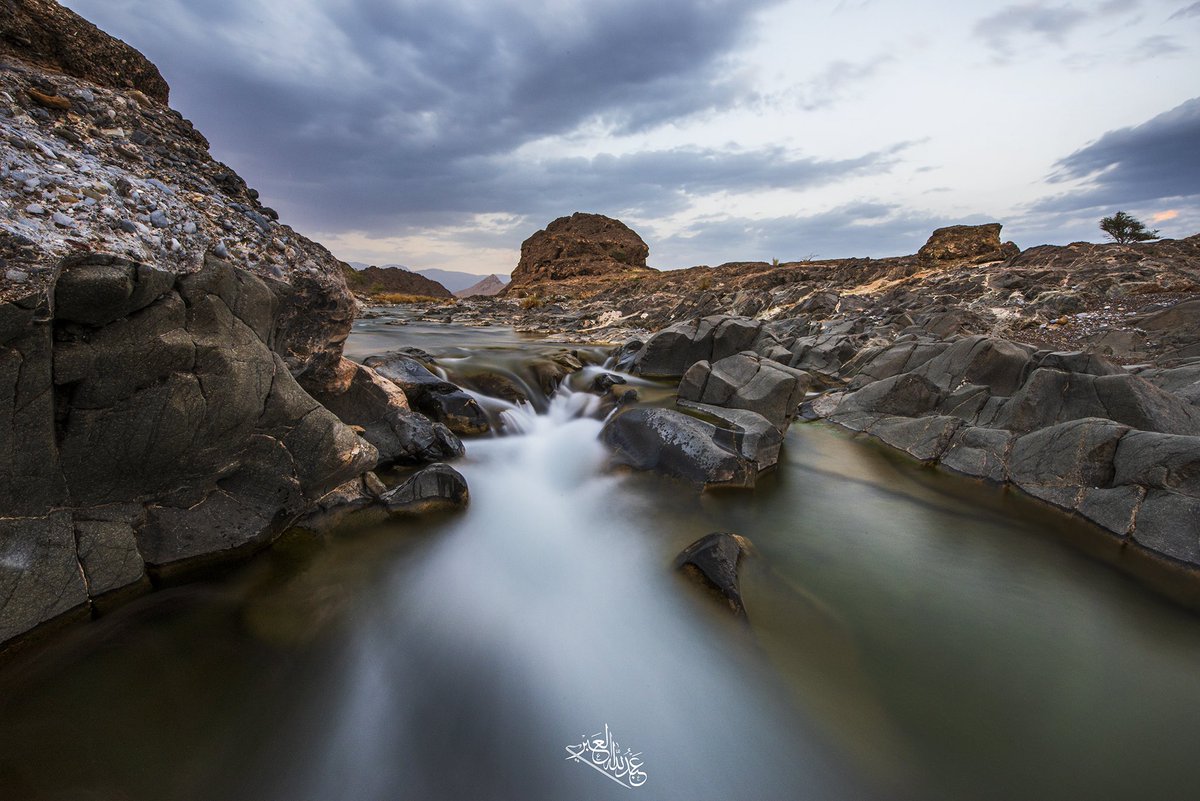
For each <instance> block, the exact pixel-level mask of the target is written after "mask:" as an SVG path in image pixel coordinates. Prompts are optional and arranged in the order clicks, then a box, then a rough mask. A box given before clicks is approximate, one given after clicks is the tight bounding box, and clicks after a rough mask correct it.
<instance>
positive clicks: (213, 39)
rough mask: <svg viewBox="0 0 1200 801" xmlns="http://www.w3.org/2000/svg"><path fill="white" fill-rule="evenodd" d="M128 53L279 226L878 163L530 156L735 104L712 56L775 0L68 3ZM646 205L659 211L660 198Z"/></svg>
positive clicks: (544, 204)
mask: <svg viewBox="0 0 1200 801" xmlns="http://www.w3.org/2000/svg"><path fill="white" fill-rule="evenodd" d="M67 1H68V4H69V5H70V6H72V7H73V8H74V9H76V10H77V11H79V12H80V13H82V14H83V15H84V16H87V17H89V18H90V19H92V20H94V21H96V22H97V23H98V24H100V25H101V27H104V28H106V29H108V30H110V31H111V32H113V33H115V34H116V35H119V36H122V37H123V38H125V39H127V40H129V41H131V42H132V43H133V44H134V45H135V46H137V47H139V48H140V49H142V50H143V51H144V52H146V54H147V55H148V56H150V57H151V59H152V60H154V61H155V62H156V63H157V64H158V65H159V66H160V67H161V68H162V69H163V71H164V73H165V74H166V76H167V78H168V80H169V81H171V83H172V87H173V95H172V98H173V103H174V104H175V105H176V106H177V107H179V108H180V109H181V110H182V111H183V112H184V113H186V114H188V115H189V116H191V117H192V118H193V119H194V120H195V121H196V122H197V124H198V126H199V127H200V129H201V130H202V131H204V132H205V134H206V135H207V136H208V137H209V138H210V140H211V141H212V142H213V145H214V147H213V150H214V153H215V154H216V155H217V156H218V157H219V158H224V159H225V160H227V161H229V162H230V163H231V164H232V165H233V166H234V167H236V168H237V169H238V170H239V171H240V172H242V173H243V175H244V176H245V177H246V178H247V179H248V180H250V181H251V183H253V184H255V185H257V187H258V188H259V189H260V190H261V191H262V192H263V195H264V199H265V200H267V201H268V202H270V203H272V204H273V205H276V206H277V207H278V208H279V209H280V210H281V211H283V212H284V213H285V214H286V215H287V217H288V219H289V221H291V222H294V223H297V224H299V225H301V226H303V227H310V228H317V229H319V230H326V231H330V230H341V229H345V228H359V229H363V230H368V231H376V232H382V231H384V230H387V231H389V232H394V230H395V228H396V221H397V219H398V218H399V217H400V216H405V221H406V222H407V223H408V224H410V225H414V226H420V225H432V224H434V221H435V219H442V220H444V221H445V222H453V221H454V220H455V219H458V218H462V217H464V216H465V215H469V214H471V213H480V212H514V213H518V214H531V213H542V212H543V211H545V210H549V209H552V212H551V213H552V214H557V213H562V212H564V211H569V210H571V209H572V208H575V207H580V206H582V207H591V208H597V207H605V206H607V207H619V208H625V209H630V208H632V209H637V208H644V207H648V206H649V205H651V204H657V203H660V202H661V203H664V204H666V206H665V207H664V208H669V206H670V204H671V203H672V202H673V201H674V202H676V203H677V202H680V199H682V198H684V197H686V196H687V195H688V194H690V193H705V192H715V191H721V190H731V191H738V190H752V189H762V188H772V187H778V186H784V185H787V186H805V185H812V184H813V183H820V182H825V181H829V180H832V179H833V178H835V177H837V176H838V175H839V174H858V173H861V172H863V171H866V170H871V169H886V167H887V165H888V163H889V162H890V160H891V158H892V157H891V156H890V155H889V154H888V153H882V154H869V155H866V156H863V157H862V158H859V159H850V160H846V161H830V162H823V161H816V160H811V159H803V158H796V157H794V156H789V155H788V154H786V153H783V152H780V151H776V150H771V149H767V150H763V151H759V152H749V153H748V152H740V151H737V150H732V151H730V152H719V151H715V150H698V149H676V150H668V151H665V152H659V153H641V154H635V155H630V156H596V157H594V158H591V159H558V160H536V159H535V158H534V157H532V156H529V155H528V154H526V157H525V158H517V157H515V156H514V155H513V152H514V151H515V150H517V149H519V148H521V147H522V146H524V145H529V144H530V143H535V142H537V141H538V140H539V139H541V138H544V137H552V136H563V135H569V134H571V133H572V132H576V131H579V130H604V131H614V132H618V133H627V132H631V131H637V130H643V129H647V128H653V127H656V126H659V125H661V124H663V123H666V122H671V121H678V120H680V119H683V118H687V117H691V116H694V115H697V114H703V113H706V112H711V111H717V110H721V109H724V108H728V107H730V106H732V105H734V104H739V103H742V102H745V101H746V100H747V99H748V97H749V96H750V93H749V91H748V89H747V87H746V86H744V85H743V84H742V83H741V82H740V79H739V78H737V77H736V71H734V70H731V69H730V68H729V63H728V56H729V54H730V53H731V52H732V51H733V49H734V48H735V47H737V46H738V45H739V44H741V43H742V42H743V41H744V39H745V37H746V36H747V34H748V31H749V29H750V23H751V20H752V17H753V15H754V14H755V13H756V12H757V11H758V10H760V9H762V8H763V7H765V6H768V5H772V4H773V2H774V0H757V1H756V2H744V1H743V0H710V2H705V3H694V2H690V1H689V0H662V2H656V3H644V2H641V1H640V0H636V1H635V0H610V2H592V3H587V4H582V3H581V4H566V3H561V2H559V3H555V2H549V3H542V4H531V3H524V2H511V3H478V4H471V3H462V2H457V3H456V2H452V1H448V0H441V1H440V2H431V1H430V0H413V1H412V2H395V0H389V1H388V2H385V1H384V0H343V2H341V3H338V4H332V5H333V6H336V7H335V8H334V10H331V11H327V10H324V9H326V8H330V7H331V6H330V5H326V4H316V3H312V2H299V3H294V4H293V3H286V4H285V3H284V2H283V0H275V2H261V3H243V2H236V3H235V2H230V1H229V0H217V1H216V2H205V3H187V2H183V0H153V2H151V1H150V0H144V1H143V0H116V1H115V2H114V0H67ZM660 211H661V210H660Z"/></svg>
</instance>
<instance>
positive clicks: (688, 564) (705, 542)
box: [675, 531, 753, 620]
mask: <svg viewBox="0 0 1200 801" xmlns="http://www.w3.org/2000/svg"><path fill="white" fill-rule="evenodd" d="M748 553H753V546H752V545H751V544H750V541H749V540H748V539H746V538H745V537H743V536H741V535H739V534H729V533H727V532H723V531H719V532H714V533H712V534H708V535H706V536H704V537H701V538H700V539H698V540H696V541H695V542H693V543H692V544H691V545H689V546H688V547H686V548H684V549H683V551H682V552H680V554H679V556H677V557H675V569H676V570H679V571H680V572H682V573H683V574H684V575H685V576H688V577H689V578H691V579H692V580H693V581H695V582H696V583H697V584H699V585H700V586H702V587H704V588H705V589H706V590H708V591H709V592H710V593H712V594H713V595H714V596H715V597H716V598H717V599H718V600H720V601H721V602H722V603H723V604H724V605H725V606H727V607H728V608H729V611H731V612H732V613H733V615H734V617H737V618H741V619H743V620H744V619H745V618H746V607H745V605H744V604H743V603H742V592H741V587H740V586H739V585H738V566H739V565H740V564H741V561H742V557H744V556H745V555H746V554H748Z"/></svg>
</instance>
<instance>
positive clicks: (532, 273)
mask: <svg viewBox="0 0 1200 801" xmlns="http://www.w3.org/2000/svg"><path fill="white" fill-rule="evenodd" d="M648 255H650V249H649V248H648V247H647V246H646V243H645V242H643V241H642V238H641V237H640V236H638V235H637V234H636V233H634V232H633V230H632V229H630V228H629V227H628V226H627V225H625V224H624V223H623V222H621V221H620V220H614V219H612V218H611V217H605V216H604V215H601V214H584V213H582V212H576V213H574V214H572V215H571V216H570V217H559V218H558V219H557V220H555V221H554V222H552V223H550V224H549V225H547V226H546V227H545V228H544V229H542V230H541V231H538V232H537V233H535V234H534V235H533V236H531V237H529V238H528V239H526V240H525V241H524V242H522V243H521V260H520V261H519V262H518V263H517V267H516V269H515V270H513V273H512V283H511V284H509V287H510V289H509V290H506V294H511V293H512V289H513V288H517V287H528V286H529V285H532V284H538V283H542V282H546V281H561V280H564V279H568V278H578V277H580V276H598V275H614V274H616V275H624V274H628V273H637V272H647V271H649V270H650V268H649V267H647V266H646V257H647V256H648Z"/></svg>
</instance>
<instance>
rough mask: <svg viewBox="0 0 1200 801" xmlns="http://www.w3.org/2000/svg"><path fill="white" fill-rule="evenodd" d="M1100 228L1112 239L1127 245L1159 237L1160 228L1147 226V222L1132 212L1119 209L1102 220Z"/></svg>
mask: <svg viewBox="0 0 1200 801" xmlns="http://www.w3.org/2000/svg"><path fill="white" fill-rule="evenodd" d="M1100 230H1101V231H1103V232H1104V235H1105V236H1107V237H1108V238H1109V239H1111V240H1112V241H1114V242H1116V243H1118V244H1121V245H1127V244H1129V243H1130V242H1149V241H1150V240H1151V239H1158V238H1159V236H1158V230H1157V229H1156V230H1153V231H1152V230H1150V229H1148V228H1146V224H1145V223H1143V222H1142V221H1141V220H1139V219H1138V218H1136V217H1134V216H1133V215H1131V214H1126V213H1125V212H1123V211H1118V212H1117V213H1116V214H1114V215H1113V216H1111V217H1105V218H1104V219H1102V220H1100Z"/></svg>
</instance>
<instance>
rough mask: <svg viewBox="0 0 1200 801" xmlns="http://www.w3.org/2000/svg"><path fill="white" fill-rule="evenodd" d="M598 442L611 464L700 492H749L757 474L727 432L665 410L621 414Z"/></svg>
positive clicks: (601, 434)
mask: <svg viewBox="0 0 1200 801" xmlns="http://www.w3.org/2000/svg"><path fill="white" fill-rule="evenodd" d="M600 439H601V441H602V442H603V443H604V444H605V445H607V446H608V447H609V448H611V449H612V451H613V460H614V462H616V463H617V464H622V465H627V466H629V467H632V468H634V469H635V470H652V471H654V472H657V473H662V474H663V475H668V476H673V477H675V478H680V479H683V480H684V481H688V482H690V483H693V484H699V485H703V486H704V487H752V486H754V481H755V478H756V477H757V475H758V469H757V467H756V466H755V465H754V464H753V463H752V462H751V461H750V460H749V459H747V458H746V457H745V456H743V455H742V454H741V453H739V452H738V450H737V445H736V444H735V438H734V436H733V435H732V433H731V432H729V431H722V430H721V429H719V428H717V427H716V426H714V425H712V424H711V423H706V422H704V421H702V420H697V419H696V418H694V417H689V416H688V415H686V414H681V413H680V412H676V411H672V410H670V409H651V408H640V407H635V408H633V409H629V410H628V411H625V412H621V413H619V414H617V415H616V416H615V417H613V418H611V419H610V420H609V421H608V422H607V423H606V424H605V426H604V428H603V429H602V430H601V432H600Z"/></svg>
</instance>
